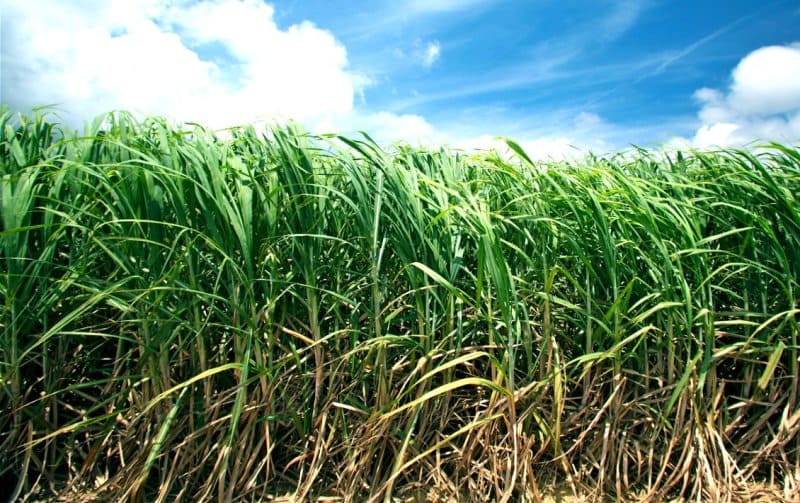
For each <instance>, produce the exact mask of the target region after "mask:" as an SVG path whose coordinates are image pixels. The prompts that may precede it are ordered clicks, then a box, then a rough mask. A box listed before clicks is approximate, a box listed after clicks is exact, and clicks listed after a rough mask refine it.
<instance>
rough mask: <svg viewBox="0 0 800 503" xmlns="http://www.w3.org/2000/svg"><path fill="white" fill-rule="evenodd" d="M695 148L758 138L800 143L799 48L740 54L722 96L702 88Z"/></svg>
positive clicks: (694, 141)
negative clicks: (741, 55)
mask: <svg viewBox="0 0 800 503" xmlns="http://www.w3.org/2000/svg"><path fill="white" fill-rule="evenodd" d="M694 97H695V99H696V100H697V101H698V102H699V103H700V105H701V108H700V111H699V113H698V117H699V119H700V122H701V125H700V127H699V128H698V129H697V131H696V133H695V135H694V138H693V140H692V144H693V145H694V146H696V147H709V146H733V145H737V146H738V145H744V144H747V143H750V142H753V141H758V140H777V141H783V142H788V143H794V142H798V141H800V44H791V45H786V46H769V47H762V48H760V49H757V50H755V51H753V52H751V53H750V54H748V55H747V56H745V57H744V58H743V59H742V60H741V61H740V62H739V64H738V65H737V66H736V68H734V70H733V72H732V74H731V85H730V89H729V90H728V91H727V92H722V91H720V90H718V89H710V88H702V89H698V90H697V91H695V93H694Z"/></svg>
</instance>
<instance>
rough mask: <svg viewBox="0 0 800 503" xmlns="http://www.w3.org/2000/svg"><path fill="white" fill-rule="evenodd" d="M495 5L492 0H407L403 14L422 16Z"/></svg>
mask: <svg viewBox="0 0 800 503" xmlns="http://www.w3.org/2000/svg"><path fill="white" fill-rule="evenodd" d="M491 3H495V2H494V1H493V0H407V1H406V2H405V5H404V10H403V12H404V13H405V14H406V15H412V16H415V15H423V14H434V13H441V12H453V11H457V10H463V9H469V8H472V7H475V6H479V5H481V4H484V5H486V4H491Z"/></svg>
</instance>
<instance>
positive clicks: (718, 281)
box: [0, 110, 800, 501]
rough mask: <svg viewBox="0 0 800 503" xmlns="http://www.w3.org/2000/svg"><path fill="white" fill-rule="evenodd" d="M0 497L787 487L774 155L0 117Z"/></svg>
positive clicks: (789, 190) (784, 227)
mask: <svg viewBox="0 0 800 503" xmlns="http://www.w3.org/2000/svg"><path fill="white" fill-rule="evenodd" d="M0 131H1V132H0V134H2V138H0V195H1V196H2V200H0V206H1V208H2V210H1V211H2V228H0V250H1V251H0V262H1V263H2V280H0V302H1V303H2V312H1V313H2V314H1V315H0V330H2V339H1V340H0V365H1V366H0V374H2V376H1V377H2V394H0V412H1V415H0V444H1V445H0V476H2V478H3V480H4V486H5V487H10V488H12V496H13V497H12V499H16V498H26V497H30V496H33V495H47V494H50V495H53V494H57V495H61V496H63V497H70V498H75V497H78V496H80V497H81V498H83V499H99V500H103V499H131V500H133V501H198V500H229V501H230V500H237V501H238V500H248V501H254V500H259V499H266V498H269V497H277V496H281V495H291V496H292V497H294V498H295V499H297V500H302V499H307V498H319V497H323V496H329V497H336V496H338V497H341V498H343V499H345V500H359V501H360V500H365V499H372V500H379V499H384V500H386V501H389V500H391V499H392V498H428V499H444V498H459V499H471V498H474V497H475V495H481V498H483V497H486V498H488V499H494V500H498V501H507V500H509V499H513V500H521V499H527V500H538V499H540V498H541V496H542V495H543V494H544V493H546V492H547V491H549V490H550V489H548V487H549V486H550V484H562V485H563V484H566V485H567V486H568V487H570V488H571V490H572V491H575V492H576V493H579V494H582V495H585V496H588V497H590V498H598V499H600V498H607V497H611V496H615V497H618V498H624V499H635V498H640V499H641V498H659V499H662V498H666V497H676V496H683V497H686V498H705V499H713V500H745V499H748V498H750V497H752V496H753V494H754V493H753V491H754V490H755V489H757V488H761V489H763V490H765V491H766V490H769V491H772V492H771V493H770V494H771V497H773V498H776V499H784V500H786V501H791V500H795V501H796V499H797V498H798V497H800V436H799V435H798V431H800V404H798V397H799V396H800V393H798V383H800V374H798V351H799V350H800V346H799V345H798V332H800V328H798V323H799V322H800V316H798V314H799V313H800V309H799V308H798V288H799V287H800V286H799V285H798V278H800V271H799V270H798V269H800V199H799V197H800V151H798V150H797V149H795V148H790V147H784V146H781V145H771V146H770V147H769V148H767V149H764V150H761V151H760V152H759V153H758V154H755V153H752V152H747V151H738V150H728V151H719V152H712V153H700V152H691V153H683V154H674V155H666V154H657V153H651V152H646V151H640V152H637V153H634V154H630V153H629V154H626V155H624V156H617V157H612V158H597V157H587V158H586V159H585V160H584V161H582V162H579V163H568V162H563V163H535V162H532V161H530V159H529V158H528V157H527V155H526V154H525V153H524V152H523V151H522V150H521V149H520V148H519V147H518V146H517V145H516V144H514V143H513V142H509V147H510V149H511V150H512V151H515V152H516V153H517V155H516V156H515V157H514V158H513V159H511V160H509V159H508V158H506V157H501V156H499V155H497V154H494V153H487V154H481V155H473V156H468V155H464V154H459V153H454V152H449V151H447V150H440V151H423V150H416V149H410V148H407V147H395V148H393V149H390V150H385V149H381V148H380V147H378V146H377V145H376V144H375V143H374V142H373V141H372V140H371V139H370V138H369V137H364V138H361V139H354V138H343V137H339V138H328V139H324V138H314V137H310V136H307V135H304V134H301V133H298V132H297V131H296V130H294V129H293V128H284V129H279V128H278V129H273V130H271V131H269V132H267V133H263V134H262V133H257V132H256V131H255V130H254V129H253V128H240V129H235V130H232V131H229V132H228V133H227V134H226V136H225V137H224V138H223V137H219V136H217V135H215V134H214V133H212V132H210V131H208V130H205V129H202V128H200V127H194V128H191V129H183V128H174V127H172V126H170V125H169V124H167V123H166V122H164V121H162V120H159V119H147V120H145V121H143V122H137V121H136V120H134V119H133V118H132V117H131V116H129V115H127V114H124V113H116V114H112V115H108V116H107V117H104V118H101V119H100V120H98V121H96V122H95V123H94V124H92V125H89V126H87V130H86V131H85V134H84V135H83V136H79V135H77V134H76V133H73V132H70V131H67V130H64V129H62V128H60V127H59V126H58V125H56V124H54V123H52V122H50V121H48V120H47V117H44V116H42V115H37V116H35V117H19V116H13V115H11V114H10V113H9V112H8V111H7V110H4V111H3V112H2V116H0Z"/></svg>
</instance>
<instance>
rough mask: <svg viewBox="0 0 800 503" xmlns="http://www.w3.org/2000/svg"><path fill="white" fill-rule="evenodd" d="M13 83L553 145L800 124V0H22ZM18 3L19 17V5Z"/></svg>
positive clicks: (72, 97) (761, 135)
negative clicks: (356, 0)
mask: <svg viewBox="0 0 800 503" xmlns="http://www.w3.org/2000/svg"><path fill="white" fill-rule="evenodd" d="M2 6H3V7H2V8H3V11H2V13H0V15H2V37H3V41H2V42H3V43H2V73H0V78H2V92H3V94H2V101H3V102H4V103H8V104H10V105H11V106H12V107H13V108H16V109H25V108H26V107H29V106H32V105H38V104H44V103H57V104H58V105H59V109H60V110H61V115H62V117H64V119H65V120H66V121H68V122H70V123H71V124H80V123H81V122H82V121H83V120H84V119H88V118H90V117H91V116H92V115H94V114H99V113H102V112H104V111H107V110H110V109H115V108H124V109H129V110H133V111H135V112H138V113H141V114H158V115H164V116H167V117H169V118H171V119H173V120H176V121H200V122H203V123H205V124H208V125H210V126H211V127H216V128H219V127H225V126H229V125H232V124H240V123H246V122H253V121H261V120H267V121H271V120H286V119H293V120H299V121H301V122H302V123H303V124H305V126H306V127H307V128H308V129H310V130H312V131H315V132H326V131H341V132H351V131H355V130H359V129H364V130H367V131H369V132H371V133H372V134H373V135H375V136H376V137H378V138H379V139H380V140H381V141H383V142H390V141H392V140H402V141H409V142H412V143H423V144H437V143H448V144H451V145H455V146H457V147H463V148H483V147H490V146H493V145H496V142H495V140H494V137H496V136H511V137H514V138H515V139H517V140H518V141H520V142H521V143H522V144H523V146H525V147H526V148H527V149H528V150H533V151H534V152H533V153H534V155H540V156H553V157H559V156H563V155H565V153H568V152H572V151H573V148H572V147H573V146H575V147H577V148H579V149H580V151H585V150H594V151H612V150H618V149H622V148H625V147H626V146H627V145H629V144H632V143H636V144H639V145H645V146H659V145H665V144H666V145H672V144H676V145H684V146H699V147H705V146H711V145H735V144H742V143H747V142H749V141H752V140H757V139H765V138H768V139H779V140H782V141H786V142H797V141H798V139H800V45H798V42H800V29H799V28H797V27H798V26H800V5H798V3H797V2H796V1H788V0H774V1H771V2H752V1H741V0H731V1H703V2H697V1H684V0H674V1H666V0H639V1H635V0H598V1H584V0H561V1H550V0H543V1H532V0H528V1H523V0H483V1H479V0H427V1H426V0H406V1H384V0H374V1H371V2H351V1H341V0H329V1H321V0H275V1H267V2H264V1H261V0H209V1H203V2H197V1H188V0H73V1H71V2H63V1H60V0H5V1H4V3H3V4H2ZM12 19H13V20H14V22H13V23H12Z"/></svg>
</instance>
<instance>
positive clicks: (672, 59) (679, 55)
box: [634, 15, 753, 83]
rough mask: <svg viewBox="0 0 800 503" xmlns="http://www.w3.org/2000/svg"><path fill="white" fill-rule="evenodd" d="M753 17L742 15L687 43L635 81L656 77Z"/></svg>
mask: <svg viewBox="0 0 800 503" xmlns="http://www.w3.org/2000/svg"><path fill="white" fill-rule="evenodd" d="M752 17H753V16H752V15H749V16H742V17H740V18H739V19H737V20H736V21H733V22H732V23H728V24H727V25H725V26H723V27H722V28H720V29H718V30H715V31H713V32H711V33H709V34H708V35H706V36H705V37H702V38H700V39H698V40H696V41H694V42H692V43H691V44H689V45H687V46H686V47H683V48H682V49H680V50H678V51H676V52H674V53H672V54H668V55H666V56H665V57H664V60H663V61H662V62H661V64H660V65H658V66H657V67H656V68H655V69H654V70H653V71H652V72H649V73H646V74H644V75H642V76H641V77H639V78H638V79H636V80H635V81H634V83H636V82H640V81H642V80H644V79H646V78H649V77H654V76H656V75H659V74H661V73H662V72H664V71H665V70H666V69H667V68H669V67H670V66H672V65H673V64H675V63H677V62H678V61H680V60H682V59H683V58H685V57H686V56H688V55H690V54H692V53H693V52H695V51H696V50H697V49H699V48H700V47H702V46H704V45H706V44H707V43H709V42H711V41H712V40H714V39H716V38H719V37H720V36H721V35H724V34H725V33H727V32H729V31H730V30H732V29H733V28H735V27H736V26H738V25H740V24H742V23H743V22H744V21H746V20H748V19H750V18H752Z"/></svg>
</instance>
